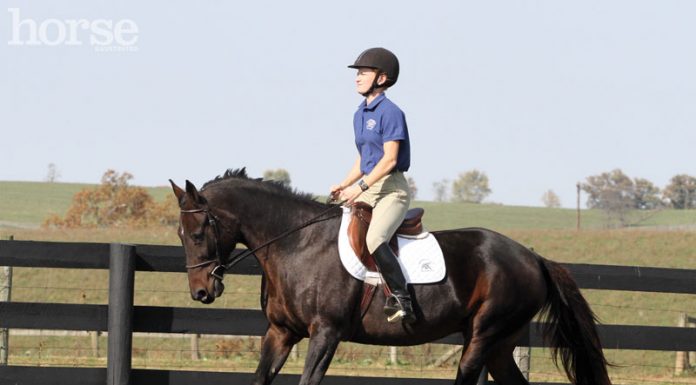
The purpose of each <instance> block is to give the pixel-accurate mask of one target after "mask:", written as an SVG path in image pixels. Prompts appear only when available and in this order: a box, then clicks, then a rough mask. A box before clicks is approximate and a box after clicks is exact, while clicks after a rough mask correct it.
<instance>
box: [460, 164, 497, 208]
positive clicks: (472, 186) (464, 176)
mask: <svg viewBox="0 0 696 385" xmlns="http://www.w3.org/2000/svg"><path fill="white" fill-rule="evenodd" d="M490 193H491V189H490V188H489V187H488V176H487V175H486V173H484V172H481V171H479V170H470V171H467V172H465V173H461V174H459V179H457V180H455V181H454V183H453V184H452V200H454V201H457V202H472V203H481V202H483V200H484V199H485V198H486V197H487V196H488V195H489V194H490Z"/></svg>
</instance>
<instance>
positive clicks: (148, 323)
mask: <svg viewBox="0 0 696 385" xmlns="http://www.w3.org/2000/svg"><path fill="white" fill-rule="evenodd" d="M238 252H240V251H238ZM183 262H184V259H183V250H182V248H181V247H174V246H153V245H121V244H111V245H110V244H97V243H59V242H32V241H0V266H19V267H51V268H80V269H109V305H75V304H54V303H22V302H4V303H0V328H22V329H58V330H87V331H108V332H109V339H108V348H107V349H108V359H107V362H108V363H107V368H106V369H104V368H57V367H25V366H0V384H16V385H20V384H21V385H44V384H56V385H62V384H70V385H72V384H75V383H76V379H79V380H78V381H77V382H79V383H80V384H84V385H92V384H94V385H97V384H99V385H103V384H118V385H121V384H133V385H139V384H148V385H160V384H162V385H184V384H191V385H193V384H215V383H225V384H248V383H250V382H251V379H252V374H250V373H215V372H195V371H165V370H139V369H131V341H132V333H133V332H157V333H199V334H228V335H243V336H260V335H263V334H264V333H265V330H266V325H267V322H266V319H265V317H264V316H263V314H262V313H261V312H260V311H258V310H242V309H193V308H177V307H157V306H133V276H134V272H135V271H136V270H137V271H157V272H184V271H185V269H184V266H183V265H184V263H183ZM565 266H566V267H567V268H568V269H569V270H570V271H571V273H572V274H573V277H574V278H575V280H576V281H577V282H578V285H579V286H580V287H581V288H585V289H604V290H629V291H643V292H659V293H687V294H696V270H682V269H664V268H652V267H630V266H606V265H586V264H565ZM232 273H233V274H251V275H254V274H260V269H259V266H258V264H257V263H256V260H255V259H253V258H247V259H246V260H245V261H244V262H242V263H240V264H238V265H237V266H235V268H234V269H233V271H232ZM599 333H600V336H601V339H602V345H603V346H604V348H605V349H639V350H661V351H696V329H689V328H678V327H660V326H628V325H600V326H599ZM435 342H437V343H444V344H462V342H463V341H462V337H461V336H460V335H459V334H457V335H452V336H449V337H446V338H443V339H441V340H439V341H435ZM519 344H520V345H521V346H534V347H536V346H543V341H542V339H541V336H540V335H539V333H538V332H537V328H536V327H535V325H534V324H532V326H531V327H529V332H528V333H526V336H525V337H523V338H522V339H521V340H520V341H519ZM298 380H299V378H298V376H297V375H280V376H279V377H278V378H277V379H276V380H275V381H274V383H277V384H280V385H284V384H295V383H297V382H298ZM376 381H378V382H379V383H380V384H384V385H392V384H394V385H396V384H399V385H411V384H416V383H418V384H425V385H440V384H450V383H451V382H452V381H451V380H437V379H408V378H379V379H376V378H374V377H344V376H328V377H327V378H326V379H325V380H324V381H323V383H324V384H328V385H343V384H357V385H360V384H372V383H375V382H376Z"/></svg>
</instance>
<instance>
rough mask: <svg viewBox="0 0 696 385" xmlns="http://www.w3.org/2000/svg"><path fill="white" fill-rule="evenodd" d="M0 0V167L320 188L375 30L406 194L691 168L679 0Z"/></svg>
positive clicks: (694, 54) (349, 145) (692, 26)
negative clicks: (241, 177)
mask: <svg viewBox="0 0 696 385" xmlns="http://www.w3.org/2000/svg"><path fill="white" fill-rule="evenodd" d="M1 1H2V5H3V6H2V7H0V25H1V26H2V27H1V29H0V32H1V33H2V41H0V62H2V64H1V65H2V66H4V67H5V68H6V71H5V74H6V75H5V76H3V77H1V78H0V82H1V83H0V89H1V90H2V91H1V92H0V135H1V139H0V143H1V144H0V146H1V151H0V180H21V181H40V180H43V179H44V178H45V177H46V175H47V171H48V165H49V164H50V163H53V164H55V165H56V167H57V169H58V171H59V173H60V178H59V181H63V182H86V183H98V182H99V180H100V178H101V176H102V174H103V173H104V172H105V171H106V170H108V169H114V170H117V171H119V172H124V171H127V172H130V173H131V174H133V175H134V179H133V183H134V184H138V185H144V186H162V185H166V184H167V180H168V179H170V178H171V179H174V180H175V181H176V182H177V183H180V184H181V183H183V182H184V180H186V179H189V180H191V181H192V182H194V183H195V184H197V185H199V186H200V185H201V184H203V183H204V182H206V181H207V180H209V179H212V178H213V177H215V176H216V175H219V174H221V173H222V172H224V170H225V169H227V168H238V167H246V168H247V170H248V172H249V174H250V175H252V176H261V175H262V174H263V172H264V171H265V170H269V169H277V168H285V169H286V170H288V171H289V173H290V176H291V179H292V185H293V186H294V187H296V188H297V189H299V190H301V191H305V192H310V193H314V194H317V195H319V194H322V195H323V194H326V193H327V191H328V189H329V187H330V186H331V185H332V184H335V183H338V182H340V181H341V180H342V179H343V178H344V177H345V175H346V174H347V172H348V171H349V169H350V167H351V166H352V165H353V162H354V160H355V157H356V155H357V152H356V149H355V145H354V139H353V129H352V115H353V113H354V112H355V110H356V109H357V106H358V105H359V104H360V102H361V101H362V98H361V96H360V95H359V94H357V93H356V91H355V83H354V81H355V71H354V70H351V69H348V68H346V66H347V65H348V64H352V63H353V61H354V60H355V58H356V57H357V55H358V54H359V53H360V52H361V51H363V50H364V49H366V48H369V47H375V46H382V47H386V48H388V49H390V50H392V51H393V52H394V53H395V54H396V55H397V56H398V57H399V60H400V63H401V74H400V76H399V81H398V83H397V84H396V85H395V86H394V87H393V88H392V89H390V90H388V91H387V96H388V97H389V98H390V99H391V100H393V101H394V102H395V103H396V104H397V105H399V106H400V107H401V109H402V110H403V111H404V112H405V114H406V119H407V122H408V128H409V132H410V136H411V152H412V162H411V164H412V166H411V169H410V171H409V172H408V174H407V175H408V176H410V177H412V178H413V179H414V180H415V182H416V185H417V187H418V197H417V198H418V199H425V200H429V199H433V197H434V189H433V183H435V182H438V181H441V180H443V179H449V180H453V179H456V178H457V177H458V175H459V174H460V173H462V172H465V171H468V170H471V169H478V170H480V171H483V172H485V173H486V174H487V175H488V178H489V181H490V188H491V189H492V193H491V194H490V196H489V197H488V198H487V201H488V202H495V203H502V204H506V205H524V206H541V205H542V201H541V197H542V195H543V194H544V192H545V191H547V190H549V189H551V190H553V191H554V192H555V193H556V194H558V196H559V197H560V199H561V203H562V205H563V206H564V207H574V206H575V199H576V188H575V185H576V183H577V182H581V181H584V180H585V178H586V177H588V176H590V175H596V174H599V173H602V172H605V171H610V170H613V169H615V168H620V169H622V170H623V171H624V172H625V173H626V174H627V175H629V176H630V177H640V178H646V179H648V180H651V181H652V182H653V183H655V184H656V185H657V186H659V187H664V186H666V185H667V184H668V183H669V179H670V178H671V177H672V176H674V175H676V174H680V173H687V174H690V175H696V151H694V146H695V145H696V70H695V69H696V43H695V42H696V23H694V20H695V19H696V2H694V1H689V0H683V1H675V0H663V1H641V0H621V1H606V0H604V1H582V2H567V1H557V0H547V1H543V0H538V1H518V0H515V1H477V2H471V1H434V2H427V3H426V2H413V1H408V2H407V1H374V2H361V1H358V2H327V1H292V2H280V1H277V2H272V1H253V2H252V1H246V2H231V1H219V0H211V1H205V2H192V1H177V0H174V1H147V2H143V1H130V0H124V1H118V2H112V1H100V0H96V1H95V0H89V1H87V0H71V1H62V2H55V1H45V0H33V1H31V2H27V1H19V0H1ZM32 29H33V30H32ZM32 34H34V36H33V37H32ZM32 39H33V40H32ZM584 200H585V198H584V197H583V201H584Z"/></svg>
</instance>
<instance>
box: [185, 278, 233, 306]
mask: <svg viewBox="0 0 696 385" xmlns="http://www.w3.org/2000/svg"><path fill="white" fill-rule="evenodd" d="M224 291H225V284H224V283H222V281H221V280H219V279H215V280H214V281H213V291H212V293H211V292H209V291H208V290H206V289H203V288H201V289H198V290H197V291H192V292H191V298H192V299H193V300H194V301H200V302H202V303H204V304H206V305H208V304H211V303H213V302H215V298H217V297H219V296H221V295H222V293H223V292H224Z"/></svg>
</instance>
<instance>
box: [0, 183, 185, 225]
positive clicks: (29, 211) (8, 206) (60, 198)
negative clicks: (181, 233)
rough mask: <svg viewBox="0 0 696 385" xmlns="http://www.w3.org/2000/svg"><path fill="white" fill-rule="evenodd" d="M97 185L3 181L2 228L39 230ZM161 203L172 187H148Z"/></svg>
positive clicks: (0, 193) (0, 189)
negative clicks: (45, 222)
mask: <svg viewBox="0 0 696 385" xmlns="http://www.w3.org/2000/svg"><path fill="white" fill-rule="evenodd" d="M95 186H96V185H90V184H80V183H47V182H5V181H0V227H20V228H21V227H38V226H40V225H41V223H43V221H44V220H45V219H46V218H47V217H48V216H49V215H51V214H58V215H61V216H62V215H64V214H65V212H66V211H67V210H68V208H69V207H70V205H71V203H72V198H73V195H75V193H77V192H78V191H80V190H82V189H84V188H88V187H90V188H91V187H95ZM147 190H148V192H149V193H150V195H152V197H153V198H155V200H158V201H161V200H163V199H164V197H166V196H167V195H168V194H171V189H170V188H169V187H148V188H147Z"/></svg>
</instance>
